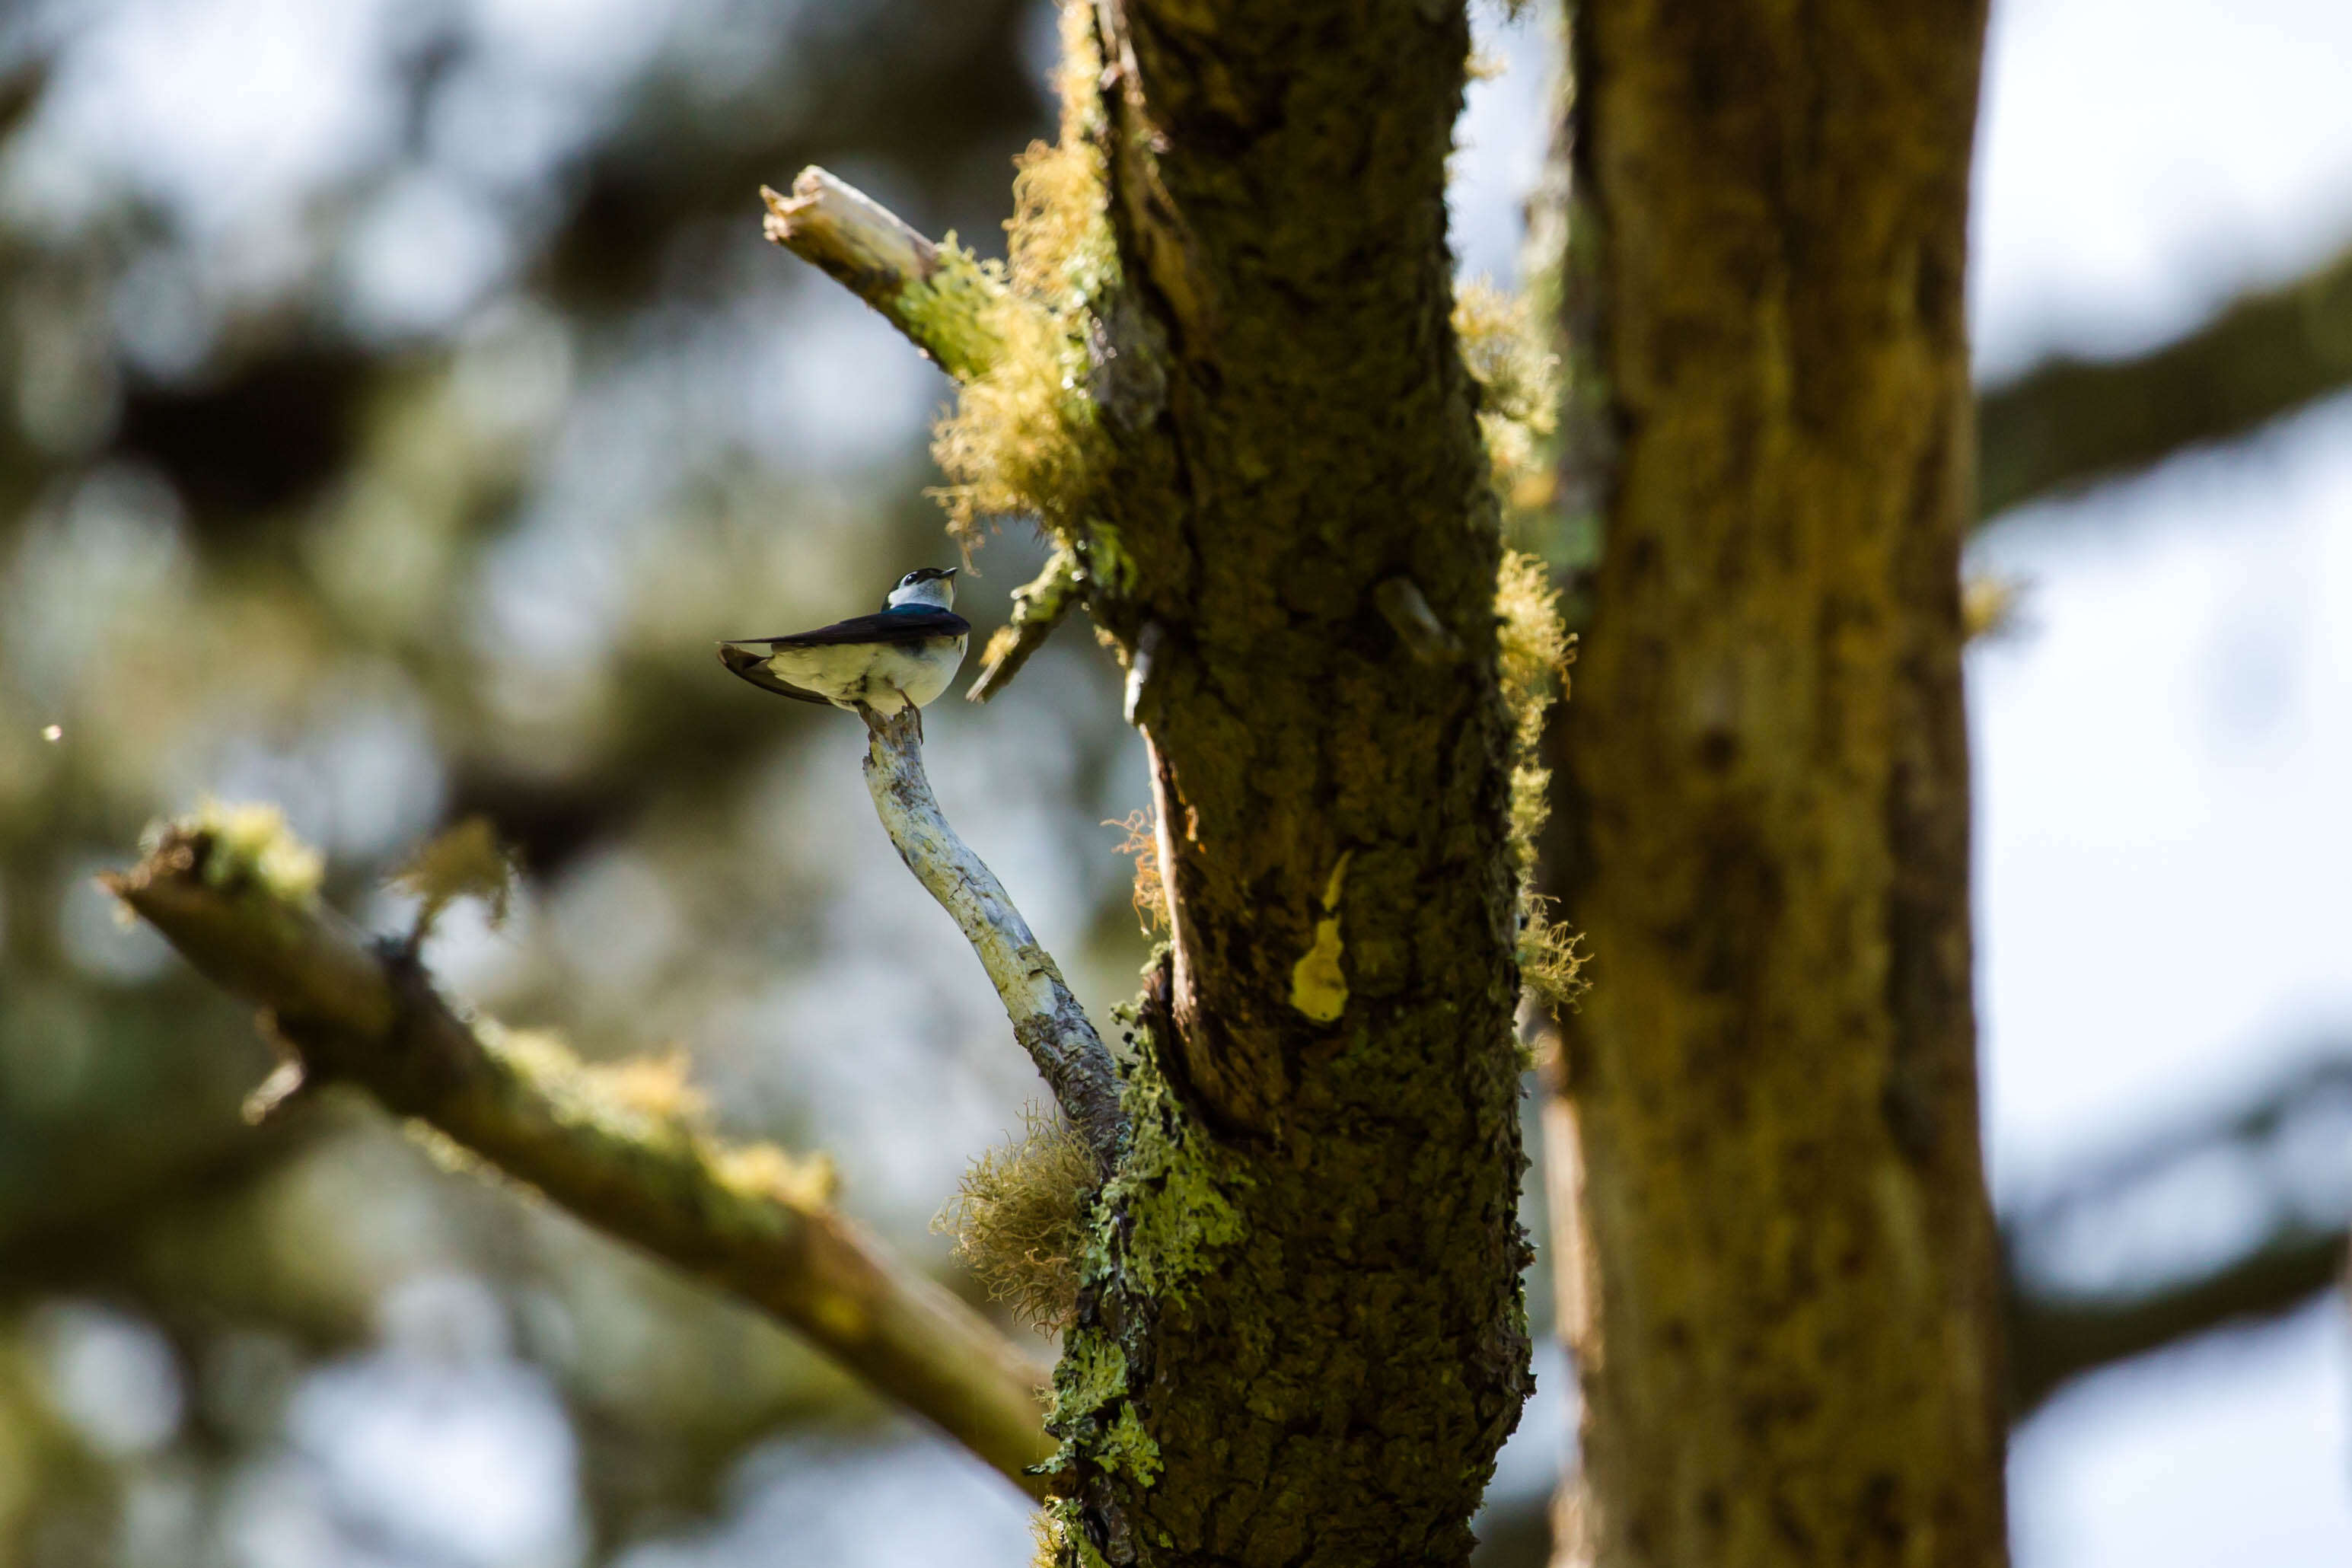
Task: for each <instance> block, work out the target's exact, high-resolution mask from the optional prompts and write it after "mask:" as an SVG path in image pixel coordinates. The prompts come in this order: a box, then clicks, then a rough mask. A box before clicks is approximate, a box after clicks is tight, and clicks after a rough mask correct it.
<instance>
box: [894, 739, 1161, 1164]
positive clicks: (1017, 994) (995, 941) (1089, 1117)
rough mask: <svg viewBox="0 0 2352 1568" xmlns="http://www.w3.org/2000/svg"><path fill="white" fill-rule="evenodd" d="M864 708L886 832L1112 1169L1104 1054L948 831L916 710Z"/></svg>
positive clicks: (1002, 897) (1112, 1081) (1114, 1089)
mask: <svg viewBox="0 0 2352 1568" xmlns="http://www.w3.org/2000/svg"><path fill="white" fill-rule="evenodd" d="M864 711H865V716H866V729H867V730H868V731H870V732H871V735H870V743H869V744H868V745H867V747H866V789H867V791H868V792H869V793H871V794H872V795H873V796H874V809H875V812H876V814H877V815H878V816H880V817H881V818H882V826H883V829H884V831H886V832H887V833H888V834H889V835H890V842H891V843H892V844H894V845H896V846H898V858H899V859H901V860H904V861H905V862H906V863H907V868H908V870H910V871H912V872H914V874H915V878H916V879H917V880H918V881H919V882H921V883H922V884H923V886H924V887H926V888H928V889H930V894H931V897H933V898H935V899H937V900H939V901H940V908H942V909H944V910H947V912H948V913H949V914H950V916H952V917H953V918H954V920H955V922H956V925H957V927H958V928H959V929H961V931H962V932H963V935H964V940H965V941H966V942H970V943H971V947H972V951H973V952H976V953H978V954H979V955H980V963H981V967H982V968H983V969H985V970H987V971H988V978H989V980H990V982H991V983H992V984H994V985H995V987H996V994H997V995H998V996H999V997H1000V998H1002V999H1003V1003H1004V1011H1005V1014H1006V1016H1009V1017H1010V1018H1011V1019H1012V1020H1013V1038H1014V1039H1015V1040H1017V1041H1019V1042H1020V1044H1021V1048H1022V1049H1024V1050H1025V1051H1027V1052H1028V1053H1029V1059H1030V1060H1031V1061H1034V1062H1035V1063H1036V1064H1037V1070H1038V1072H1039V1073H1041V1074H1043V1075H1044V1077H1045V1083H1046V1086H1047V1087H1048V1088H1049V1089H1052V1090H1053V1092H1054V1099H1055V1102H1056V1103H1058V1104H1059V1105H1060V1106H1061V1108H1062V1114H1064V1115H1065V1116H1066V1117H1068V1118H1069V1119H1070V1124H1071V1125H1072V1126H1074V1127H1076V1129H1077V1130H1078V1134H1079V1136H1080V1137H1082V1138H1084V1139H1085V1140H1086V1141H1087V1147H1088V1148H1090V1149H1092V1150H1093V1151H1094V1155H1095V1160H1096V1162H1097V1164H1099V1165H1100V1166H1101V1167H1102V1170H1103V1172H1104V1173H1105V1174H1108V1173H1109V1172H1110V1170H1111V1169H1112V1167H1113V1166H1114V1165H1115V1164H1116V1163H1118V1151H1119V1146H1120V1143H1121V1142H1122V1141H1123V1139H1124V1138H1125V1136H1126V1132H1127V1121H1126V1117H1125V1116H1124V1114H1123V1113H1122V1112H1121V1111H1120V1110H1119V1105H1118V1078H1117V1076H1116V1074H1115V1073H1114V1072H1113V1071H1112V1068H1111V1060H1110V1052H1109V1051H1108V1049H1107V1048H1105V1047H1104V1045H1103V1043H1102V1037H1100V1036H1099V1035H1097V1034H1096V1033H1095V1026H1094V1025H1093V1023H1091V1022H1090V1021H1089V1020H1088V1019H1087V1013H1086V1009H1085V1008H1083V1007H1081V1006H1079V1005H1078V999H1077V998H1076V996H1074V995H1072V994H1070V988H1069V986H1068V985H1067V984H1066V983H1065V982H1064V981H1063V979H1062V972H1061V970H1060V969H1058V968H1057V967H1055V963H1054V959H1053V955H1052V954H1051V953H1048V952H1046V951H1045V949H1044V948H1043V947H1040V946H1039V945H1038V943H1037V938H1036V937H1035V936H1034V934H1032V932H1031V931H1030V930H1029V922H1028V921H1024V920H1023V919H1022V918H1021V911H1020V910H1017V909H1014V908H1013V900H1012V899H1011V897H1010V896H1008V895H1007V894H1006V893H1005V891H1004V885H1003V883H1002V882H999V881H998V880H997V879H996V875H995V873H994V872H992V871H991V870H990V869H989V868H988V867H987V866H986V865H985V864H984V863H982V860H981V858H980V857H979V856H977V855H975V854H973V853H972V852H971V849H970V848H969V847H967V846H966V845H965V844H964V841H963V840H962V839H961V838H959V837H956V831H955V829H954V828H952V827H950V826H948V819H947V817H946V816H945V815H944V814H943V813H942V812H941V811H940V803H939V799H938V797H937V796H935V795H932V794H931V781H930V779H929V776H928V775H927V774H926V773H924V772H923V741H922V718H921V710H919V709H917V708H915V707H913V706H911V705H910V706H908V707H905V708H901V709H900V710H898V712H896V713H893V714H890V715H887V717H886V716H885V715H882V714H879V713H876V712H874V711H873V710H870V709H868V710H864Z"/></svg>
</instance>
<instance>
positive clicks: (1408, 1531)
mask: <svg viewBox="0 0 2352 1568" xmlns="http://www.w3.org/2000/svg"><path fill="white" fill-rule="evenodd" d="M1094 15H1095V16H1096V18H1097V27H1096V31H1095V34H1094V37H1093V39H1092V41H1091V44H1090V46H1089V47H1093V48H1097V49H1099V51H1100V56H1101V64H1102V65H1103V66H1104V67H1106V68H1105V69H1102V70H1099V71H1094V70H1092V69H1091V64H1090V63H1087V64H1082V65H1081V67H1080V68H1079V71H1078V74H1077V80H1078V81H1079V82H1080V83H1081V87H1082V92H1081V98H1082V100H1083V99H1084V98H1085V97H1086V96H1087V95H1089V94H1093V93H1097V92H1098V93H1099V98H1098V99H1097V100H1094V101H1093V102H1092V103H1088V102H1086V101H1081V102H1080V104H1079V105H1078V106H1077V110H1078V113H1079V116H1080V118H1082V119H1084V118H1087V117H1089V116H1091V117H1092V118H1093V120H1094V124H1093V130H1092V135H1093V136H1094V138H1095V142H1096V144H1097V146H1099V147H1100V148H1102V149H1103V151H1104V163H1105V168H1106V176H1107V182H1108V210H1109V213H1110V217H1111V226H1112V229H1113V232H1114V234H1115V237H1116V250H1117V257H1118V268H1119V276H1120V277H1121V278H1122V279H1124V282H1123V285H1122V286H1121V287H1120V288H1119V289H1118V290H1117V291H1116V292H1112V293H1104V294H1099V295H1097V296H1095V297H1094V298H1092V299H1090V300H1089V301H1088V308H1089V310H1090V312H1091V314H1092V315H1093V316H1094V317H1095V319H1096V320H1097V321H1098V322H1099V323H1101V325H1100V329H1099V330H1100V331H1101V333H1102V334H1103V337H1104V338H1107V340H1108V342H1107V343H1106V342H1103V341H1099V340H1098V341H1097V345H1096V347H1097V353H1096V355H1095V360H1094V367H1093V368H1094V374H1095V381H1094V395H1095V401H1096V403H1097V407H1098V408H1099V410H1100V414H1101V417H1102V419H1103V422H1104V425H1105V426H1106V427H1107V430H1108V436H1109V437H1110V438H1111V439H1110V445H1111V456H1110V457H1109V458H1108V465H1109V467H1108V472H1107V473H1106V474H1105V475H1103V476H1102V477H1101V479H1100V480H1099V482H1095V483H1091V484H1089V485H1088V486H1087V496H1086V500H1085V505H1084V508H1083V510H1082V514H1081V516H1080V518H1079V520H1078V521H1076V522H1075V523H1074V524H1073V525H1072V526H1070V527H1069V528H1068V529H1067V530H1066V542H1067V543H1070V544H1071V545H1073V547H1074V548H1075V549H1076V552H1077V554H1078V555H1079V557H1080V559H1081V560H1082V561H1084V562H1085V563H1086V565H1087V574H1088V575H1087V581H1088V584H1089V586H1088V595H1087V596H1088V605H1089V608H1090V609H1091V610H1092V612H1093V613H1094V616H1095V617H1096V619H1097V622H1098V623H1100V624H1101V625H1103V626H1105V627H1107V628H1108V630H1109V631H1110V633H1111V634H1112V636H1113V637H1114V638H1115V639H1116V641H1117V642H1118V646H1119V650H1120V653H1121V657H1122V658H1124V659H1125V660H1126V661H1127V662H1128V665H1129V694H1130V698H1129V700H1130V705H1131V714H1130V716H1131V717H1132V718H1133V720H1134V721H1135V722H1136V723H1137V725H1138V726H1139V728H1140V729H1141V730H1142V731H1143V733H1144V735H1145V737H1146V739H1147V741H1148V742H1149V744H1150V761H1151V766H1152V770H1153V776H1154V783H1155V794H1156V796H1157V805H1158V816H1159V837H1160V861H1161V865H1162V867H1163V868H1164V871H1165V877H1166V883H1167V888H1168V891H1169V903H1170V912H1171V916H1172V924H1173V934H1172V940H1171V944H1170V951H1169V952H1168V953H1167V955H1166V957H1165V959H1164V961H1163V963H1162V964H1161V966H1160V968H1159V970H1158V971H1157V973H1156V975H1155V977H1154V979H1153V980H1152V981H1151V983H1150V985H1149V986H1148V991H1147V998H1146V1002H1145V1005H1143V1006H1142V1008H1141V1009H1140V1010H1139V1016H1138V1017H1137V1018H1136V1019H1135V1020H1134V1026H1130V1028H1129V1030H1128V1039H1129V1052H1128V1055H1127V1058H1126V1060H1125V1061H1124V1062H1123V1063H1122V1068H1123V1076H1124V1078H1125V1079H1126V1093H1127V1102H1128V1109H1129V1118H1130V1121H1131V1123H1132V1127H1133V1134H1132V1137H1133V1142H1132V1145H1131V1147H1130V1149H1129V1152H1128V1154H1127V1157H1126V1159H1125V1161H1124V1162H1123V1163H1122V1165H1121V1167H1120V1171H1119V1173H1118V1176H1117V1177H1116V1178H1115V1179H1114V1181H1113V1182H1112V1183H1111V1184H1110V1186H1109V1187H1108V1191H1107V1194H1106V1196H1105V1199H1104V1201H1103V1203H1102V1204H1101V1205H1100V1207H1099V1209H1098V1211H1097V1223H1096V1226H1095V1231H1094V1235H1095V1246H1094V1251H1093V1255H1092V1256H1091V1257H1090V1258H1087V1260H1086V1271H1085V1274H1084V1278H1083V1289H1082V1292H1081V1297H1080V1309H1079V1311H1080V1315H1079V1320H1078V1322H1077V1325H1076V1327H1075V1328H1074V1329H1073V1330H1072V1331H1070V1333H1069V1335H1068V1337H1067V1340H1066V1352H1065V1356H1064V1361H1063V1365H1062V1369H1061V1373H1060V1375H1059V1379H1058V1388H1059V1404H1058V1405H1057V1408H1056V1410H1055V1415H1054V1418H1053V1423H1052V1424H1053V1427H1054V1429H1055V1431H1056V1432H1057V1433H1058V1434H1059V1435H1060V1436H1062V1437H1063V1438H1064V1439H1065V1444H1064V1447H1063V1450H1062V1454H1061V1457H1060V1459H1059V1460H1058V1461H1057V1463H1058V1464H1059V1466H1060V1477H1061V1483H1062V1484H1063V1485H1064V1486H1066V1488H1067V1489H1068V1497H1067V1500H1066V1501H1065V1502H1064V1503H1063V1504H1062V1505H1061V1509H1060V1512H1059V1522H1058V1526H1057V1529H1058V1531H1059V1534H1058V1542H1059V1550H1060V1552H1061V1554H1062V1560H1063V1561H1065V1562H1072V1563H1075V1562H1087V1563H1096V1562H1100V1561H1103V1560H1108V1561H1109V1562H1111V1563H1219V1564H1239V1563H1263V1564H1268V1565H1273V1564H1286V1565H1290V1568H1303V1565H1307V1564H1340V1563H1346V1564H1351V1565H1352V1564H1361V1563H1375V1562H1377V1563H1462V1562H1464V1561H1465V1559H1466V1557H1467V1555H1468V1552H1469V1550H1470V1545H1471V1538H1470V1533H1469V1529H1468V1520H1469V1517H1470V1515H1471V1513H1472V1511H1473V1510H1474V1509H1475V1507H1476V1505H1477V1502H1478V1499H1479V1495H1480V1493H1481V1491H1482V1489H1483V1488H1484V1486H1485V1483H1486V1478H1487V1476H1488V1475H1489V1474H1490V1473H1491V1470H1492V1467H1493V1459H1494V1455H1495V1453H1496V1449H1497V1447H1499V1446H1500V1444H1501V1442H1502V1440H1503V1438H1504V1437H1505V1436H1507V1434H1508V1432H1509V1431H1510V1429H1511V1428H1512V1426H1514V1425H1515V1424H1516V1422H1517V1415H1518V1409H1519V1405H1520V1402H1521V1400H1522V1398H1523V1396H1524V1394H1525V1393H1526V1389H1527V1386H1528V1370H1527V1366H1528V1342H1527V1338H1526V1329H1525V1314H1524V1310H1523V1307H1522V1303H1521V1300H1520V1288H1519V1274H1520V1270H1521V1268H1523V1266H1524V1264H1525V1261H1526V1258H1527V1249H1526V1243H1525V1239H1524V1237H1523V1236H1522V1234H1521V1233H1520V1230H1519V1228H1518V1226H1517V1220H1516V1217H1515V1195H1516V1189H1517V1178H1518V1174H1519V1171H1520V1168H1521V1166H1522V1163H1523V1162H1522V1160H1521V1157H1520V1152H1519V1148H1518V1141H1517V1115H1516V1102H1517V1081H1518V1061H1517V1048H1516V1045H1515V1041H1514V1037H1513V1027H1512V1018H1513V1011H1514V1007H1515V1004H1516V1001H1517V973H1516V971H1515V969H1514V966H1513V961H1512V944H1513V940H1514V938H1513V911H1514V903H1515V898H1514V889H1513V873H1512V869H1511V858H1510V854H1509V851H1508V847H1507V828H1506V815H1507V813H1506V806H1507V794H1508V787H1509V781H1508V768H1507V747H1508V744H1509V731H1510V725H1509V721H1508V719H1507V716H1506V713H1505V710H1504V708H1503V705H1502V702H1501V700H1499V698H1498V695H1497V687H1496V675H1495V650H1496V627H1495V620H1494V611H1493V603H1494V597H1495V582H1496V562H1497V557H1498V553H1499V541H1498V534H1497V530H1496V504H1495V502H1494V500H1493V499H1492V495H1491V492H1490V488H1489V484H1488V479H1487V462H1486V455H1485V452H1484V449H1483V447H1482V446H1481V443H1480V438H1479V434H1478V429H1477V425H1476V418H1475V416H1476V411H1477V389H1476V387H1475V384H1473V382H1472V381H1471V380H1470V378H1469V376H1468V374H1467V373H1466V372H1465V369H1464V366H1463V364H1462V363H1461V359H1460V356H1459V354H1458V353H1457V351H1456V347H1455V343H1454V336H1453V333H1452V331H1451V329H1450V327H1449V324H1448V322H1449V314H1450V311H1451V308H1452V300H1453V287H1452V260H1451V258H1450V256H1449V254H1448V251H1447V248H1446V241H1445V207H1444V179H1445V160H1446V157H1447V154H1448V153H1449V151H1450V148H1451V129H1452V125H1453V121H1454V116H1455V113H1456V111H1457V110H1458V108H1459V104H1460V99H1461V91H1462V84H1463V76H1464V65H1465V54H1466V48H1467V42H1468V39H1467V28H1466V26H1465V17H1464V16H1463V14H1462V9H1461V7H1460V6H1459V5H1402V4H1399V5H1382V6H1377V7H1367V6H1362V5H1341V4H1335V3H1331V0H1316V3H1297V0H1284V3H1282V4H1250V5H1242V4H1224V5H1203V4H1199V3H1197V0H1193V3H1179V0H1125V3H1124V4H1123V5H1122V4H1120V3H1119V0H1104V3H1103V4H1102V5H1099V6H1098V7H1097V8H1095V11H1094ZM1016 243H1017V236H1016ZM1017 271H1018V267H1017V266H1016V272H1017ZM968 404H969V399H968ZM1044 510H1047V512H1048V515H1049V516H1050V515H1051V512H1052V508H1051V507H1050V505H1049V506H1048V507H1046V508H1045V509H1044ZM1398 579H1402V580H1404V582H1405V584H1407V585H1408V587H1409V588H1411V589H1412V590H1416V591H1417V594H1418V595H1419V596H1420V597H1421V598H1422V599H1424V600H1425V602H1426V604H1427V605H1428V606H1429V607H1430V609H1431V610H1433V612H1434V615H1435V617H1436V619H1437V620H1438V621H1439V622H1440V623H1441V624H1442V626H1444V628H1445V629H1446V630H1449V631H1451V632H1452V633H1453V634H1454V637H1456V638H1458V639H1459V642H1460V644H1461V645H1463V646H1464V647H1465V649H1466V651H1467V653H1468V656H1469V657H1467V658H1463V659H1460V660H1458V661H1451V662H1449V661H1447V660H1445V659H1442V658H1423V657H1416V654H1415V651H1414V650H1413V649H1412V647H1408V646H1407V644H1406V643H1405V642H1404V641H1403V640H1402V639H1401V637H1400V636H1399V634H1398V633H1397V632H1396V631H1395V630H1393V629H1391V626H1390V624H1389V623H1388V621H1387V620H1385V619H1384V618H1383V616H1382V614H1381V610H1380V608H1379V607H1378V598H1379V594H1378V591H1379V590H1380V589H1381V586H1382V585H1383V584H1390V583H1392V582H1395V581H1396V580H1398ZM1403 592H1404V590H1402V589H1394V590H1391V595H1396V594H1402V593H1403ZM1408 596H1410V595H1408Z"/></svg>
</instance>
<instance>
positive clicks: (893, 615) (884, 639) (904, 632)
mask: <svg viewBox="0 0 2352 1568" xmlns="http://www.w3.org/2000/svg"><path fill="white" fill-rule="evenodd" d="M970 631H971V622H970V621H967V620H965V619H964V618H963V617H962V616H959V615H957V614H956V613H955V612H954V611H953V610H933V609H919V610H884V611H882V612H880V613H879V614H877V615H871V616H851V617H850V618H849V619H847V620H845V621H835V623H834V624H833V625H831V626H819V627H817V629H816V630H814V631H813V632H794V633H793V634H792V635H791V636H789V637H736V638H733V639H731V640H733V641H734V642H737V643H744V644H761V645H765V646H766V647H770V648H781V647H835V646H837V645H839V644H842V643H860V642H863V643H901V642H925V641H928V640H929V639H930V638H932V637H962V636H964V635H965V634H966V633H968V632H970Z"/></svg>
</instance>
